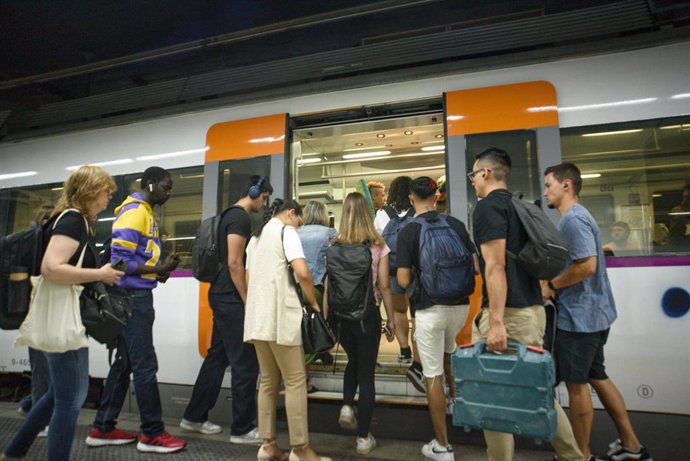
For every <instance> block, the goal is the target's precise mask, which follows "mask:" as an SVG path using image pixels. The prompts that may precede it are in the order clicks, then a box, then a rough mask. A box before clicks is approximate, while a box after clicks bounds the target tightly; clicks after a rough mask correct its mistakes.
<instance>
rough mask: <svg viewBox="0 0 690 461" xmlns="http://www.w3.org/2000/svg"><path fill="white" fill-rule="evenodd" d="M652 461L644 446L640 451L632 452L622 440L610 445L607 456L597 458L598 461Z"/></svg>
mask: <svg viewBox="0 0 690 461" xmlns="http://www.w3.org/2000/svg"><path fill="white" fill-rule="evenodd" d="M628 459H630V460H636V461H637V460H639V461H652V457H651V456H650V455H649V452H648V451H647V449H646V448H645V446H644V445H640V449H639V450H638V451H630V450H628V449H626V448H624V447H623V445H622V444H621V441H620V440H616V441H615V442H613V443H611V444H610V445H609V451H608V453H607V454H606V456H597V458H596V461H625V460H628Z"/></svg>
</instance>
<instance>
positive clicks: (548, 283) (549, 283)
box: [546, 280, 556, 291]
mask: <svg viewBox="0 0 690 461" xmlns="http://www.w3.org/2000/svg"><path fill="white" fill-rule="evenodd" d="M546 284H547V285H548V287H549V288H551V289H552V290H553V291H556V287H555V286H553V283H551V280H549V281H547V282H546Z"/></svg>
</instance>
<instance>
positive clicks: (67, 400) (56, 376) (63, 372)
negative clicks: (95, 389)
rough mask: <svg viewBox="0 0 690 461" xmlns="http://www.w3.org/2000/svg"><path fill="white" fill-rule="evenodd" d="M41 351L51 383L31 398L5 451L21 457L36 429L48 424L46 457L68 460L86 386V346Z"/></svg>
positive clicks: (54, 459) (36, 431) (6, 453)
mask: <svg viewBox="0 0 690 461" xmlns="http://www.w3.org/2000/svg"><path fill="white" fill-rule="evenodd" d="M44 354H45V357H46V359H47V361H48V370H49V373H50V386H49V388H48V391H47V392H46V393H45V394H44V395H43V397H41V399H40V400H38V402H34V405H33V407H32V408H31V412H29V414H28V415H27V417H26V419H25V420H24V422H23V423H22V425H21V427H20V428H19V431H17V433H16V434H15V436H14V438H13V439H12V441H11V442H10V444H9V445H8V446H7V448H6V449H5V455H6V456H9V457H14V458H23V457H24V456H25V455H26V453H27V452H28V451H29V448H30V447H31V444H32V443H33V442H34V440H35V439H36V436H37V435H38V433H39V432H41V431H42V430H43V429H44V428H45V427H46V426H47V425H49V427H50V430H49V431H48V445H47V450H46V451H47V453H48V455H47V460H48V461H68V460H69V452H70V449H71V448H72V441H73V440H74V433H75V430H76V427H77V417H78V416H79V410H80V409H81V407H82V405H83V404H84V401H85V400H86V394H87V392H88V390H89V349H88V348H86V347H85V348H82V349H79V350H76V351H68V352H62V353H44ZM49 423H50V424H49Z"/></svg>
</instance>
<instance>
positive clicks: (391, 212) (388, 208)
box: [383, 205, 398, 220]
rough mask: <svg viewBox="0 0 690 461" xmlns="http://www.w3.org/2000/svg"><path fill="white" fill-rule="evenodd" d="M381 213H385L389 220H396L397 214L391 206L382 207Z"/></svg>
mask: <svg viewBox="0 0 690 461" xmlns="http://www.w3.org/2000/svg"><path fill="white" fill-rule="evenodd" d="M383 211H385V212H386V214H387V215H388V217H389V218H391V220H393V219H397V218H398V213H396V211H395V209H393V205H386V206H385V207H383Z"/></svg>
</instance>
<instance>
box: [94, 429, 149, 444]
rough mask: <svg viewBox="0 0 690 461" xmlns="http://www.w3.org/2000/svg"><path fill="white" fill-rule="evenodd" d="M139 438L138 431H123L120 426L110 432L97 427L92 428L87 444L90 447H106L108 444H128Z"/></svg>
mask: <svg viewBox="0 0 690 461" xmlns="http://www.w3.org/2000/svg"><path fill="white" fill-rule="evenodd" d="M135 440H137V434H136V432H127V431H122V430H120V429H118V428H115V429H113V430H112V431H110V432H103V431H101V430H99V429H97V428H95V427H92V428H91V432H89V436H88V437H87V438H86V444H87V445H88V446H90V447H104V446H106V445H126V444H128V443H132V442H134V441H135Z"/></svg>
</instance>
